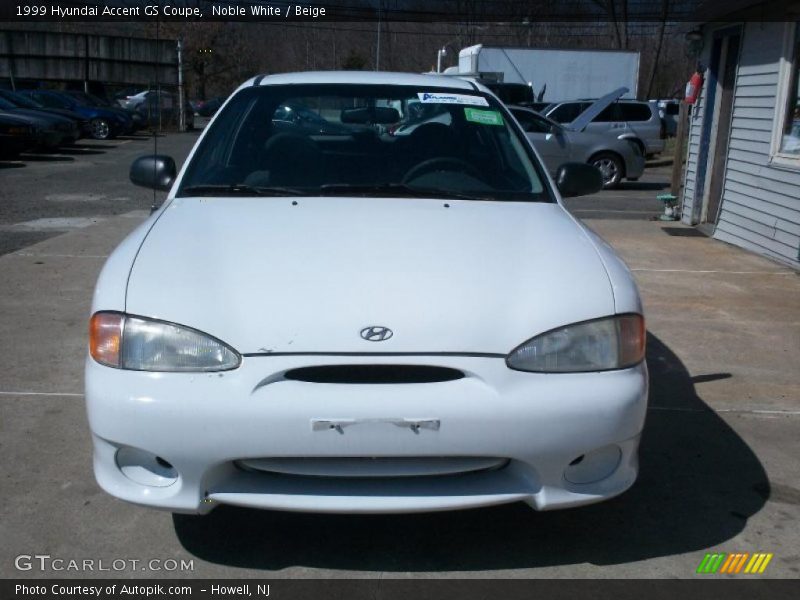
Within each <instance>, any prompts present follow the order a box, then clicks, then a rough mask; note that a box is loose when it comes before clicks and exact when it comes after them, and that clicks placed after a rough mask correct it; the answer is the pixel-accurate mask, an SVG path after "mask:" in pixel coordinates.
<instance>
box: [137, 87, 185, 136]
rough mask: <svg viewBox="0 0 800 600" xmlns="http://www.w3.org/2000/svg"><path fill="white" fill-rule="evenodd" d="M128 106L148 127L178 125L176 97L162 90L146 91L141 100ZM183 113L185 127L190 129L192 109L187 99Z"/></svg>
mask: <svg viewBox="0 0 800 600" xmlns="http://www.w3.org/2000/svg"><path fill="white" fill-rule="evenodd" d="M130 106H133V108H132V110H133V111H135V112H136V114H138V115H139V116H140V118H141V119H142V120H143V121H144V122H145V123H146V124H147V125H149V126H150V127H159V126H165V125H175V126H177V125H178V120H179V118H180V115H179V113H178V110H177V107H178V99H177V97H175V96H173V95H172V94H170V93H169V92H163V91H162V92H161V94H156V93H155V92H153V93H149V92H148V95H147V96H144V97H143V98H142V99H141V101H138V100H137V101H136V102H135V103H134V104H131V105H130ZM184 115H185V116H184V118H185V119H186V128H187V129H188V130H190V131H191V130H192V129H194V110H192V106H191V104H189V102H188V101H186V102H185V104H184Z"/></svg>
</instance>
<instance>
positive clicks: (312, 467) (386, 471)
mask: <svg viewBox="0 0 800 600" xmlns="http://www.w3.org/2000/svg"><path fill="white" fill-rule="evenodd" d="M508 462H509V459H507V458H499V457H490V456H480V457H478V456H407V457H397V456H387V457H337V458H313V457H312V458H296V457H289V458H254V459H246V460H237V461H236V462H235V463H234V464H235V465H236V466H237V467H238V468H240V469H242V470H243V471H251V472H259V473H268V474H272V475H292V476H300V477H333V478H345V479H354V478H355V479H364V478H366V479H381V478H395V477H442V476H447V475H463V474H466V473H477V472H482V471H494V470H497V469H502V468H503V467H505V466H506V465H507V464H508Z"/></svg>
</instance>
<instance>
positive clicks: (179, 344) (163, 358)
mask: <svg viewBox="0 0 800 600" xmlns="http://www.w3.org/2000/svg"><path fill="white" fill-rule="evenodd" d="M89 352H90V354H91V356H92V358H94V360H96V361H97V362H99V363H100V364H103V365H106V366H108V367H116V368H118V369H130V370H134V371H172V372H191V371H226V370H229V369H235V368H236V367H238V366H239V364H240V362H241V357H240V356H239V354H238V353H237V352H236V351H235V350H233V348H231V347H230V346H228V345H227V344H225V343H224V342H221V341H220V340H218V339H216V338H214V337H211V336H210V335H207V334H205V333H202V332H200V331H197V330H195V329H191V328H189V327H183V326H181V325H175V324H174V323H165V322H163V321H156V320H154V319H145V318H142V317H133V316H130V315H125V314H122V313H116V312H98V313H95V314H94V315H93V316H92V320H91V323H90V326H89Z"/></svg>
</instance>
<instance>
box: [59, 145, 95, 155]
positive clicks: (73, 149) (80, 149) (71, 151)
mask: <svg viewBox="0 0 800 600" xmlns="http://www.w3.org/2000/svg"><path fill="white" fill-rule="evenodd" d="M105 153H106V151H105V150H101V149H99V148H94V147H87V146H67V147H65V148H59V149H58V154H66V155H67V156H90V155H93V154H105Z"/></svg>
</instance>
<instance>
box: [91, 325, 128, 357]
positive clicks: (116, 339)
mask: <svg viewBox="0 0 800 600" xmlns="http://www.w3.org/2000/svg"><path fill="white" fill-rule="evenodd" d="M123 319H124V317H123V315H122V314H121V313H112V312H98V313H95V314H94V315H92V320H91V321H90V322H89V353H90V354H91V355H92V358H93V359H95V360H96V361H97V362H99V363H100V364H101V365H106V366H108V367H119V351H120V342H121V341H122V322H123Z"/></svg>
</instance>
